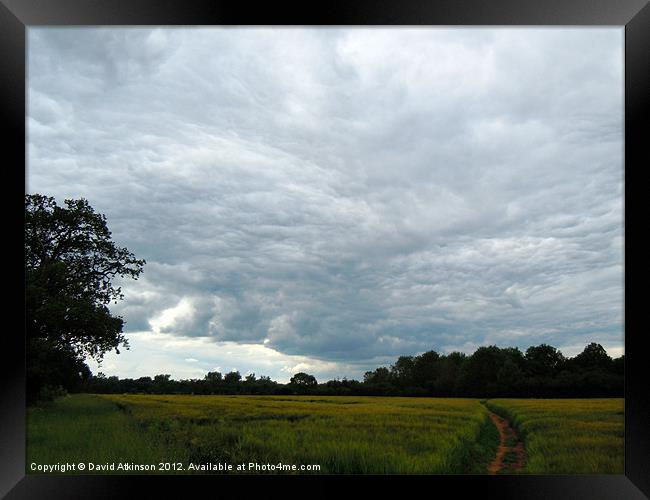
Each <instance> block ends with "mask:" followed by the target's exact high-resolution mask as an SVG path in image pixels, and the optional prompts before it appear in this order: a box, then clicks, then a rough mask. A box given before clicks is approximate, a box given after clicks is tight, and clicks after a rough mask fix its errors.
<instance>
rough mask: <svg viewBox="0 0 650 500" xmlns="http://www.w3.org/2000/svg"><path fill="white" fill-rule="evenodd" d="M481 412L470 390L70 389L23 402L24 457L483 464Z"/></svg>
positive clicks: (445, 469)
mask: <svg viewBox="0 0 650 500" xmlns="http://www.w3.org/2000/svg"><path fill="white" fill-rule="evenodd" d="M486 417H487V410H486V409H485V407H484V406H483V405H481V404H480V403H479V402H478V401H477V400H471V399H428V398H426V399H425V398H375V397H312V396H309V397H291V396H289V397H286V396H277V397H276V396H262V397H255V396H154V395H106V396H91V395H76V396H70V397H67V398H64V399H62V400H59V401H57V402H56V403H55V404H54V405H53V406H52V407H51V408H46V409H41V410H38V409H36V410H34V411H30V413H29V416H28V442H27V453H28V465H29V464H30V463H31V462H36V463H43V462H47V463H56V462H62V461H77V462H78V461H81V460H83V461H88V462H91V461H92V462H98V463H104V462H117V461H133V462H136V463H140V462H142V463H158V462H161V461H162V462H172V463H181V464H183V469H184V470H183V472H185V473H187V472H190V473H191V472H193V471H188V470H187V465H188V464H189V463H197V464H200V463H228V464H234V465H235V466H236V465H237V464H241V463H246V464H248V463H251V462H255V463H258V464H267V463H270V464H278V463H282V464H295V465H297V466H300V465H312V464H317V465H320V470H319V471H318V472H320V473H463V472H482V470H483V469H484V468H485V464H486V463H487V462H488V461H489V460H490V458H491V457H492V456H493V454H494V449H495V448H496V445H497V443H498V437H496V436H495V433H494V432H493V429H492V428H491V426H490V425H489V423H488V421H487V418H486ZM28 471H29V470H28ZM172 472H173V471H172ZM245 472H249V471H245Z"/></svg>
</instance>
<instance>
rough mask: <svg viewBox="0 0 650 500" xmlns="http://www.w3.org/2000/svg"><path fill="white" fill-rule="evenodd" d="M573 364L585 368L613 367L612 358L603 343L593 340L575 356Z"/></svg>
mask: <svg viewBox="0 0 650 500" xmlns="http://www.w3.org/2000/svg"><path fill="white" fill-rule="evenodd" d="M572 361H573V364H574V365H576V366H578V367H579V368H581V369H583V370H599V371H603V372H606V371H609V370H611V369H612V358H610V357H609V355H608V354H607V351H605V349H604V348H603V346H602V345H600V344H597V343H595V342H592V343H591V344H589V345H588V346H587V347H585V349H584V350H583V351H582V352H581V353H580V354H578V355H577V356H576V357H575V358H573V360H572Z"/></svg>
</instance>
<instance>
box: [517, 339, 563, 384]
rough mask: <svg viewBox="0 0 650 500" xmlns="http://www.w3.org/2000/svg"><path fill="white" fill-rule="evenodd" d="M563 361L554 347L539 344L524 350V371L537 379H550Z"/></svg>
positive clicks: (560, 354)
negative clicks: (537, 377)
mask: <svg viewBox="0 0 650 500" xmlns="http://www.w3.org/2000/svg"><path fill="white" fill-rule="evenodd" d="M564 361H565V359H564V356H563V355H562V353H561V352H560V351H558V350H557V349H556V348H555V347H553V346H550V345H547V344H540V345H538V346H532V347H529V348H528V349H526V370H527V371H528V373H529V374H531V375H535V376H539V377H551V376H553V375H555V374H556V373H557V371H558V368H559V367H560V366H561V365H562V363H563V362H564Z"/></svg>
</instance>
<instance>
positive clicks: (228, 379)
mask: <svg viewBox="0 0 650 500" xmlns="http://www.w3.org/2000/svg"><path fill="white" fill-rule="evenodd" d="M223 380H224V382H225V383H226V384H228V385H235V384H238V383H239V382H240V381H241V374H240V373H239V372H238V371H232V372H229V373H226V375H225V376H224V377H223Z"/></svg>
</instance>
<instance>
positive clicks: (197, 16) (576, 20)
mask: <svg viewBox="0 0 650 500" xmlns="http://www.w3.org/2000/svg"><path fill="white" fill-rule="evenodd" d="M47 25H52V26H54V25H56V26H72V25H143V26H144V25H247V26H249V25H274V26H280V25H282V26H285V25H349V26H354V25H383V26H389V25H457V26H468V25H485V26H488V25H492V26H506V25H524V26H540V25H551V26H619V27H621V28H622V27H625V195H624V196H625V198H624V200H625V221H624V226H625V228H626V229H627V231H626V233H625V269H626V271H625V290H626V291H627V290H628V289H635V288H637V287H635V283H638V284H639V285H640V284H641V280H642V275H641V273H638V272H627V270H628V269H638V267H636V266H633V265H632V264H631V262H633V260H632V259H633V255H632V249H634V248H635V247H637V246H638V245H637V243H640V242H638V241H637V240H639V237H638V236H637V234H638V232H637V233H636V234H635V231H634V229H633V228H634V227H635V226H637V227H638V225H637V224H636V223H635V220H638V219H640V217H642V215H640V214H641V213H642V212H641V210H640V199H639V197H638V196H636V195H633V194H632V191H633V188H634V186H638V185H639V184H640V182H639V180H640V178H641V175H642V172H643V170H644V169H645V168H647V167H648V166H649V165H650V157H649V155H648V153H647V148H645V147H644V146H645V144H644V139H645V137H644V134H643V131H644V127H643V126H642V125H643V122H644V121H647V118H646V117H647V116H648V113H647V111H648V100H649V97H650V5H648V0H545V1H540V0H493V1H489V0H442V1H433V0H399V1H396V0H348V1H347V2H344V1H340V0H328V1H312V2H301V3H295V4H293V3H287V2H284V3H276V2H266V3H261V2H260V4H259V5H257V4H254V5H253V4H251V3H249V2H245V1H240V2H235V1H232V0H231V1H225V0H184V1H183V0H103V1H102V0H46V1H45V0H41V1H39V0H0V54H1V56H0V61H1V64H0V67H1V68H2V72H1V76H0V102H1V103H2V107H1V108H0V109H1V111H2V114H3V116H2V118H3V119H2V123H3V128H4V134H3V135H4V139H5V140H4V141H3V142H4V143H5V148H6V151H7V152H11V153H13V154H12V155H11V156H12V157H13V158H15V160H14V161H15V162H17V163H18V164H20V162H22V163H23V165H25V172H24V173H25V175H24V176H23V180H25V179H26V173H27V170H26V168H27V166H26V163H25V161H26V153H25V151H26V148H25V110H26V108H25V69H26V31H27V30H26V29H27V28H28V27H31V26H47ZM14 168H15V167H14V163H11V165H9V164H6V165H5V171H10V170H12V169H14ZM23 187H25V186H23ZM10 191H11V192H10V193H9V194H8V196H6V197H5V198H6V200H8V202H9V209H8V210H7V211H6V214H9V217H10V218H15V220H17V221H18V220H21V217H23V216H24V212H23V208H22V203H23V195H24V189H23V193H18V192H17V191H18V188H13V185H12V189H11V190H10ZM19 231H22V229H21V228H20V227H18V229H17V234H16V236H15V238H16V242H17V243H16V245H15V247H12V248H13V249H14V250H15V254H11V256H12V257H13V258H15V259H16V262H18V261H19V259H22V258H23V257H21V256H20V253H19V252H22V247H21V246H20V243H18V239H19V238H21V237H22V232H21V233H20V234H18V232H19ZM7 241H13V240H10V239H8V240H7ZM10 267H11V266H10ZM13 267H16V268H19V266H18V265H16V266H13ZM17 279H18V280H20V279H21V278H17ZM639 290H641V289H640V288H639ZM639 295H640V296H639ZM639 295H634V294H630V293H626V294H625V357H626V368H625V369H626V373H625V474H624V475H611V476H606V475H603V476H593V475H589V476H571V475H566V476H533V475H530V476H529V475H524V476H497V477H490V476H410V477H407V478H404V477H400V479H406V480H408V481H409V482H411V481H416V482H419V483H420V486H422V487H424V488H426V491H429V492H431V494H433V495H436V494H439V493H441V492H442V491H443V490H440V489H439V488H440V487H441V486H445V487H446V488H452V489H453V490H452V491H453V494H454V495H458V494H460V495H461V496H462V495H463V493H466V492H467V491H468V490H471V491H476V492H480V494H481V497H483V498H485V497H487V498H490V497H492V496H496V497H498V498H540V499H541V498H544V499H549V498H585V499H609V498H615V499H635V498H647V497H648V496H650V432H649V431H650V425H649V424H650V391H648V390H647V387H646V386H645V384H644V381H645V380H648V379H649V378H650V377H648V371H649V369H648V363H646V362H645V360H644V357H645V354H644V349H643V347H644V336H645V335H644V334H645V332H644V331H643V330H642V329H641V322H640V311H641V308H640V300H641V298H642V297H643V293H641V294H639ZM14 296H15V297H14V299H13V300H15V302H16V304H15V305H13V304H12V306H10V307H8V309H7V311H8V313H9V314H11V312H12V311H17V310H20V309H19V308H22V309H23V310H24V302H21V301H22V300H23V295H21V294H18V293H16V294H14ZM23 320H24V317H23ZM21 327H24V323H20V322H18V323H17V324H16V325H15V326H14V327H13V328H6V329H5V332H4V334H5V335H4V341H5V342H4V349H3V351H2V352H3V356H2V358H3V359H2V363H1V364H0V365H1V366H0V370H1V371H2V379H1V380H2V381H3V384H2V388H1V389H0V405H1V406H0V496H4V495H7V496H6V498H10V499H15V498H47V499H51V498H66V499H72V498H89V499H90V498H116V497H120V496H124V497H129V496H131V491H133V488H134V487H136V486H137V487H138V489H139V488H140V487H144V488H146V489H147V490H148V495H147V496H153V495H154V494H162V496H163V497H169V496H181V495H187V494H191V493H190V491H195V488H197V486H198V487H201V488H207V490H208V491H210V492H212V493H213V494H217V495H218V494H220V493H222V492H223V489H222V488H223V486H224V485H227V486H229V487H235V488H238V489H246V488H247V486H248V485H250V484H251V478H250V477H242V476H233V477H223V476H218V477H215V476H205V477H194V476H191V477H189V476H176V477H169V476H162V477H161V476H128V477H127V476H117V477H113V476H32V475H26V474H25V387H24V385H25V347H24V336H23V335H21V334H20V333H19V332H20V330H19V329H20V328H21ZM331 477H332V476H325V477H323V476H298V477H291V478H288V477H286V476H263V477H260V476H256V477H255V478H253V479H255V481H254V482H256V483H259V482H260V481H262V482H264V483H268V485H269V487H270V486H272V485H274V486H280V485H282V487H286V486H287V483H291V486H290V487H291V488H299V487H301V486H304V487H306V488H309V489H312V488H313V487H314V482H316V483H317V484H318V486H319V487H320V488H321V492H323V493H326V492H327V489H329V488H330V486H329V479H330V478H331ZM339 477H340V476H337V479H338V478H339ZM354 479H355V480H358V481H359V482H361V483H362V485H364V484H367V485H370V484H373V485H379V486H382V485H384V484H386V485H387V484H388V482H389V481H390V482H391V483H392V482H394V480H395V479H396V478H395V477H393V476H372V477H369V476H363V477H360V476H355V477H354ZM280 481H281V483H280ZM296 482H297V483H298V484H295V483H296ZM258 486H259V484H258ZM188 487H189V488H191V489H189V490H188ZM291 491H293V492H296V490H293V489H292V490H291ZM333 491H334V490H331V492H333ZM447 491H449V490H447Z"/></svg>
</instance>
